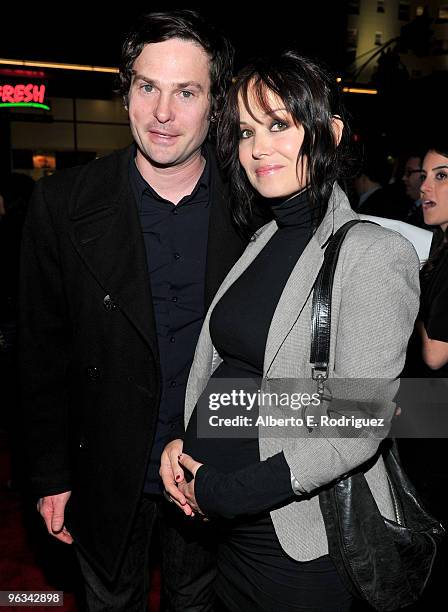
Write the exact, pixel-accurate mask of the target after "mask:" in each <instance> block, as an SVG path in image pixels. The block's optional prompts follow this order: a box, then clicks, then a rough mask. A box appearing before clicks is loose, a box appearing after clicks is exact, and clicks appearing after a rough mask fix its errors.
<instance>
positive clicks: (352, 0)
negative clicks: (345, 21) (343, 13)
mask: <svg viewBox="0 0 448 612" xmlns="http://www.w3.org/2000/svg"><path fill="white" fill-rule="evenodd" d="M347 13H348V14H349V15H359V0H349V1H348V2H347Z"/></svg>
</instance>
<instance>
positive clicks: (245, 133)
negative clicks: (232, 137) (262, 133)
mask: <svg viewBox="0 0 448 612" xmlns="http://www.w3.org/2000/svg"><path fill="white" fill-rule="evenodd" d="M251 136H252V132H251V130H241V132H240V138H243V139H244V138H250V137H251Z"/></svg>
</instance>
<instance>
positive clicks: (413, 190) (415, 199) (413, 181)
mask: <svg viewBox="0 0 448 612" xmlns="http://www.w3.org/2000/svg"><path fill="white" fill-rule="evenodd" d="M422 162H423V156H422V155H421V154H420V153H412V154H411V155H410V156H409V157H408V158H407V160H406V163H405V167H404V172H403V177H402V181H403V183H404V186H405V190H406V195H407V196H408V201H407V215H406V219H405V221H406V222H407V223H411V224H412V225H417V226H418V227H426V226H425V222H424V220H423V211H422V207H421V200H420V185H421V183H422V180H421V174H422Z"/></svg>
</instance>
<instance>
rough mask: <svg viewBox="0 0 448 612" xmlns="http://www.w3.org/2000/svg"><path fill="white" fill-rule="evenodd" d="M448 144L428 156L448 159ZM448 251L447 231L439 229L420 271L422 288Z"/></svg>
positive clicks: (436, 146)
mask: <svg viewBox="0 0 448 612" xmlns="http://www.w3.org/2000/svg"><path fill="white" fill-rule="evenodd" d="M447 144H448V141H445V142H443V143H435V144H434V145H433V146H430V147H429V148H428V150H427V152H426V155H427V154H428V153H429V152H430V151H434V152H435V153H438V154H439V155H443V157H446V158H447V159H448V146H447ZM423 157H425V156H423ZM447 250H448V237H447V233H446V230H445V231H443V230H442V228H441V227H437V228H436V230H435V232H434V237H433V240H432V245H431V252H430V255H429V257H428V259H427V260H426V262H425V264H424V265H423V267H422V269H421V270H420V279H421V281H422V288H424V286H425V284H426V282H427V281H428V279H429V277H430V276H431V274H432V272H433V271H434V270H435V269H436V268H437V266H438V264H439V262H440V261H441V259H442V257H443V256H444V255H445V253H446V252H447Z"/></svg>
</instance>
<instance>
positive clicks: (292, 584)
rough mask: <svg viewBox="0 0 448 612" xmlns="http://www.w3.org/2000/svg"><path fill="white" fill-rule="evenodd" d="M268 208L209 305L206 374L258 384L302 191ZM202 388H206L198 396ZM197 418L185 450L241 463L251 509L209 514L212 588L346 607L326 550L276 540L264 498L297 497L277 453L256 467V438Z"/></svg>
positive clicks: (224, 464) (292, 256) (296, 238)
mask: <svg viewBox="0 0 448 612" xmlns="http://www.w3.org/2000/svg"><path fill="white" fill-rule="evenodd" d="M272 211H273V214H274V218H275V220H276V222H277V225H278V231H277V232H276V233H275V234H274V235H273V237H272V238H271V240H270V241H269V242H268V243H267V244H266V246H265V247H264V248H263V249H262V251H261V252H260V253H259V254H258V256H257V257H256V258H255V260H254V261H253V262H252V263H251V264H250V266H249V267H248V268H247V269H246V270H245V272H244V273H243V274H242V275H241V276H240V277H239V278H238V279H237V280H236V281H235V283H234V284H233V285H232V286H231V287H230V288H229V289H228V290H227V292H226V293H225V294H224V295H223V297H222V298H221V300H220V301H219V302H218V303H217V304H216V306H215V308H214V310H213V313H212V316H211V319H210V334H211V337H212V341H213V344H214V346H215V348H216V349H217V350H218V352H219V354H220V356H221V358H222V359H223V362H222V363H221V365H220V366H219V367H218V368H217V369H216V370H215V372H214V374H213V376H212V378H213V379H215V381H214V382H216V379H217V378H221V379H246V380H247V386H248V387H251V388H253V389H256V388H257V386H258V382H257V381H258V380H259V378H261V377H262V374H263V360H264V353H265V347H266V341H267V336H268V331H269V327H270V323H271V320H272V317H273V314H274V311H275V308H276V306H277V303H278V301H279V298H280V295H281V293H282V291H283V289H284V287H285V284H286V282H287V280H288V278H289V276H290V274H291V272H292V270H293V268H294V266H295V265H296V263H297V261H298V259H299V257H300V255H301V254H302V252H303V250H304V248H305V247H306V245H307V243H308V241H309V239H310V238H311V235H312V217H311V212H310V208H309V205H308V199H307V193H306V192H301V193H300V194H298V195H297V196H295V197H294V198H293V199H290V200H288V201H286V202H277V203H275V204H274V205H273V206H272ZM268 288H269V289H268ZM207 394H208V388H206V389H205V391H204V393H203V396H202V397H204V396H206V395H207ZM198 403H199V405H201V402H198ZM256 409H257V408H256V407H254V410H256ZM225 410H226V409H225V408H223V407H221V408H220V416H226V412H225ZM228 410H230V408H229V409H228ZM252 416H253V417H255V416H256V414H252ZM197 418H198V406H196V408H195V410H194V412H193V414H192V417H191V420H190V422H189V425H188V428H187V432H186V436H185V439H184V449H185V452H187V453H188V454H191V455H192V457H194V458H195V459H196V460H198V461H200V462H203V463H204V464H205V465H204V468H205V467H206V466H213V467H214V468H216V469H217V470H218V474H219V473H220V474H230V475H231V474H232V473H235V471H237V470H241V468H247V469H246V471H245V472H243V473H244V475H245V477H246V480H245V481H244V480H243V482H245V483H246V491H245V495H241V493H240V499H239V500H238V504H239V507H240V508H245V507H246V504H248V508H249V507H250V511H248V512H247V514H245V515H244V514H243V515H242V516H241V515H240V516H238V517H237V518H234V519H231V520H230V519H229V520H222V519H221V520H218V521H216V523H217V525H218V528H219V538H220V545H219V556H218V569H219V571H218V578H217V583H216V590H217V593H218V595H219V597H220V599H221V600H222V601H223V602H224V604H225V605H226V606H227V607H228V608H229V609H230V610H235V611H237V610H238V611H240V610H244V611H248V612H249V611H251V610H253V611H255V610H266V611H267V610H272V611H274V610H275V611H276V612H280V611H285V612H286V611H287V610H291V611H292V610H322V611H328V612H330V611H341V612H342V611H344V610H348V609H349V606H350V601H351V597H350V595H349V594H348V592H347V591H346V589H345V587H344V586H343V584H342V582H341V580H340V578H339V576H338V574H337V572H336V570H335V568H334V565H333V563H332V561H331V560H330V558H329V557H328V556H327V555H325V556H323V557H320V558H318V559H315V560H312V561H309V562H299V561H296V560H294V559H292V558H291V557H289V556H288V555H287V554H286V553H285V552H284V551H283V549H282V548H281V546H280V543H279V541H278V538H277V536H276V533H275V530H274V527H273V524H272V521H271V518H270V514H269V512H268V511H267V510H269V503H268V504H266V503H265V500H266V499H268V500H271V501H273V503H272V504H271V506H270V507H274V505H276V503H278V502H279V501H282V503H283V505H284V504H286V503H298V502H297V501H295V500H297V498H296V497H295V496H294V494H293V492H292V487H291V481H290V471H289V467H288V465H287V463H286V460H285V458H284V456H283V453H280V454H279V455H276V456H275V457H273V458H272V460H268V462H270V463H269V465H268V466H266V467H267V468H268V469H267V470H265V471H264V472H262V471H261V469H260V468H262V467H263V464H265V463H266V462H260V455H259V446H258V439H257V438H254V437H248V438H234V439H229V438H213V439H210V438H201V437H199V436H198V435H197ZM204 468H200V469H199V471H198V477H197V479H196V483H197V488H196V493H197V499H198V502H199V504H200V505H201V501H200V496H199V489H198V485H199V483H200V480H199V475H200V472H201V470H203V469H204ZM251 475H253V479H251ZM218 477H219V476H218ZM254 479H255V480H256V483H255V484H253V480H254ZM261 479H262V481H263V482H262V484H264V485H265V486H266V491H265V494H264V496H263V495H261V496H260V505H259V508H260V512H258V513H257V512H256V509H255V511H254V504H253V503H252V505H251V504H250V502H251V500H252V501H253V499H256V498H257V495H259V493H260V486H258V488H257V489H256V490H255V488H256V487H257V485H258V483H259V481H260V480H261ZM239 484H240V485H241V479H239ZM240 491H241V487H240ZM234 495H238V492H237V490H236V489H235V488H234V489H232V487H230V489H229V490H228V492H227V495H226V499H227V501H226V503H229V504H230V503H231V502H232V501H234V500H232V499H229V498H232V496H234ZM262 498H264V499H262ZM263 502H264V504H263ZM204 503H205V500H204ZM243 511H244V510H243Z"/></svg>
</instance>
